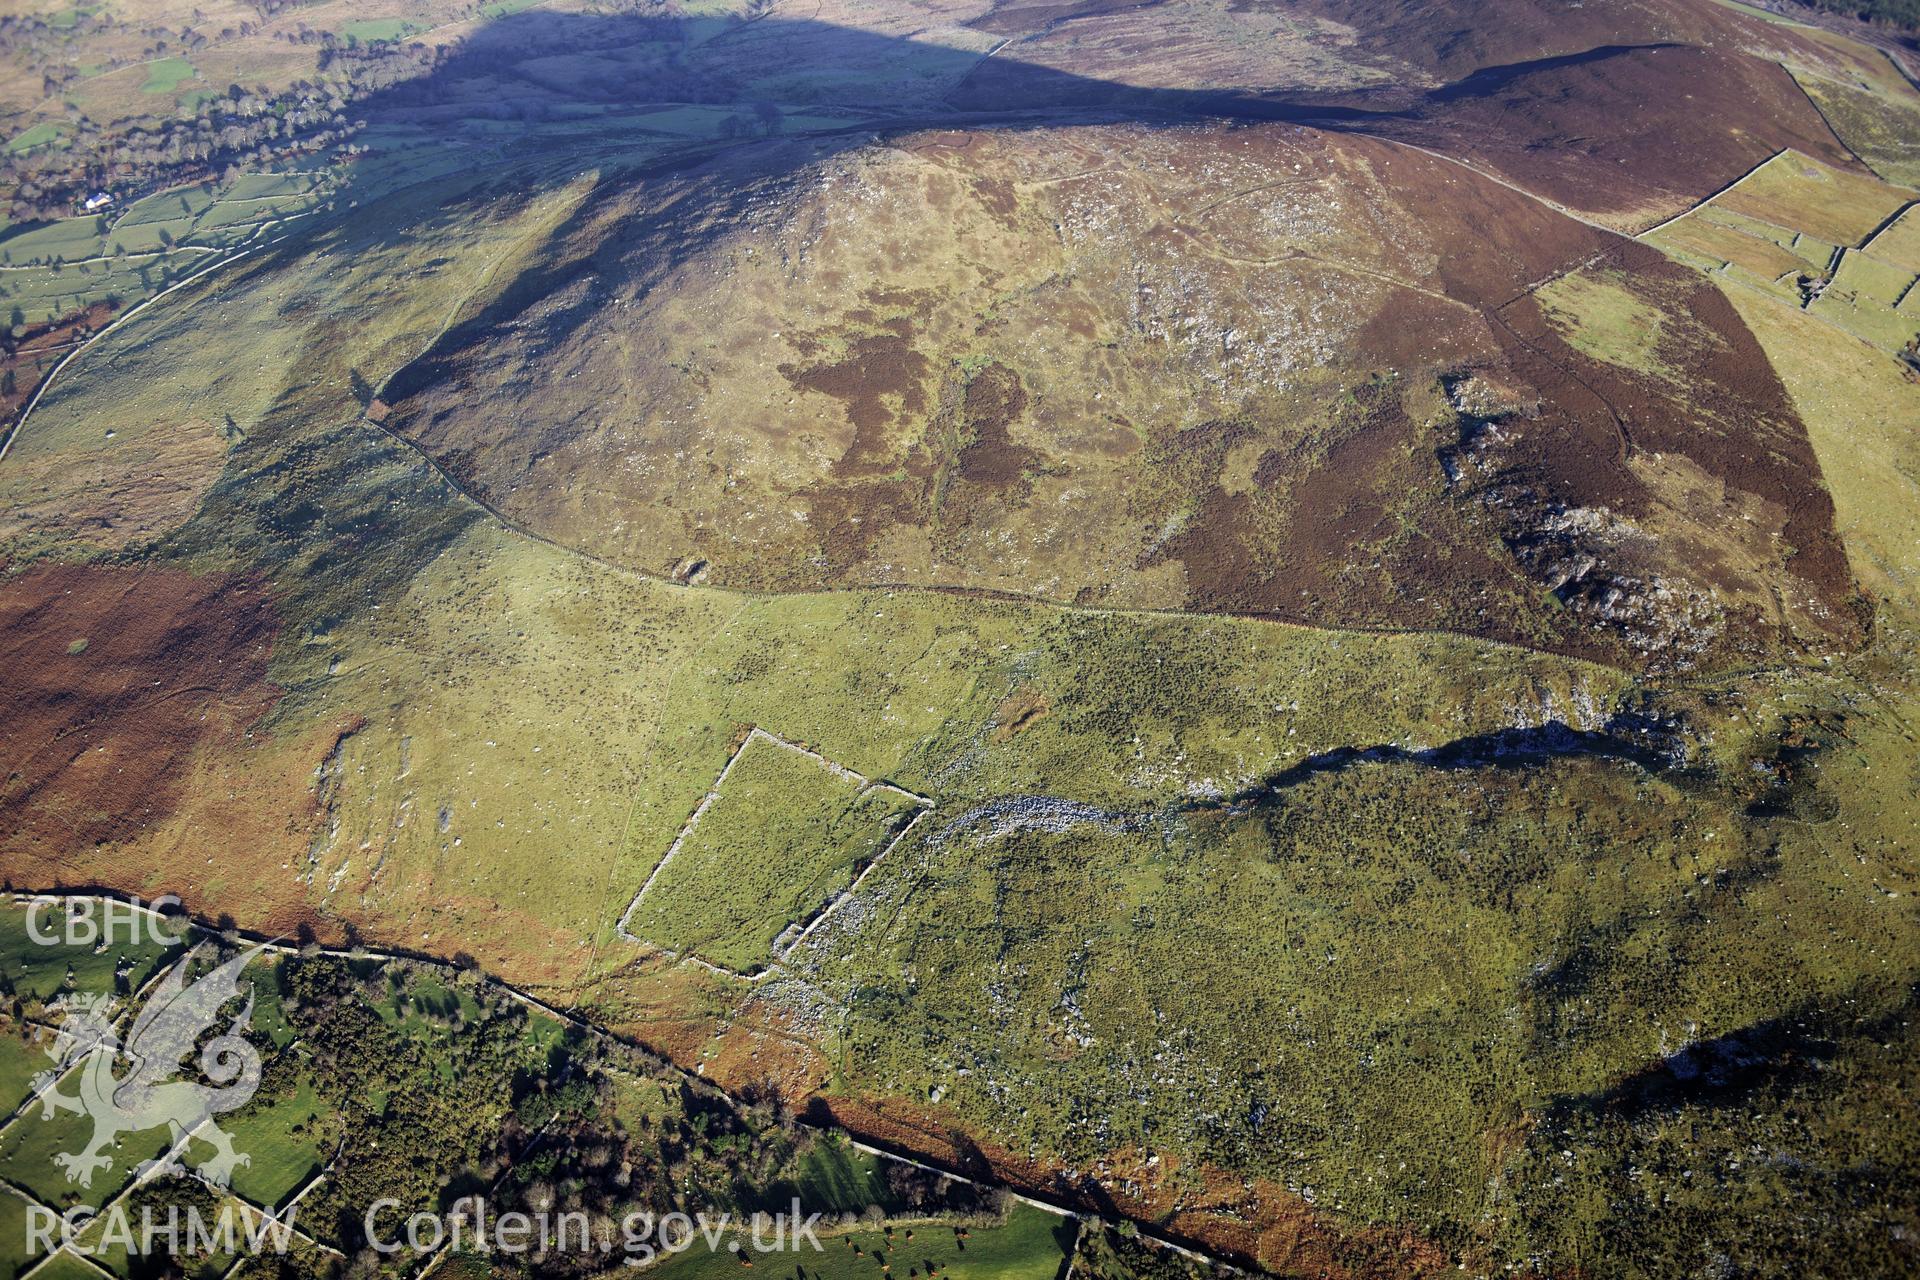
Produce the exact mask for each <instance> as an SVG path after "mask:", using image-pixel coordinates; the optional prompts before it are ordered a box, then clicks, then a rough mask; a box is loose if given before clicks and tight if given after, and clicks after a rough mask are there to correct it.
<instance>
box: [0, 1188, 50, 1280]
mask: <svg viewBox="0 0 1920 1280" xmlns="http://www.w3.org/2000/svg"><path fill="white" fill-rule="evenodd" d="M29 1225H30V1224H29V1223H28V1221H27V1202H26V1201H25V1200H23V1199H22V1198H21V1197H20V1196H19V1195H17V1194H15V1193H14V1192H13V1191H12V1190H10V1189H8V1188H6V1187H0V1280H14V1277H15V1276H18V1275H19V1274H21V1273H22V1272H23V1271H25V1270H26V1269H27V1268H28V1267H30V1266H32V1265H33V1263H34V1262H36V1261H37V1260H38V1259H39V1258H40V1257H41V1256H42V1254H41V1251H40V1250H38V1249H36V1248H34V1247H33V1243H32V1241H30V1240H29V1239H28V1236H27V1232H28V1227H29Z"/></svg>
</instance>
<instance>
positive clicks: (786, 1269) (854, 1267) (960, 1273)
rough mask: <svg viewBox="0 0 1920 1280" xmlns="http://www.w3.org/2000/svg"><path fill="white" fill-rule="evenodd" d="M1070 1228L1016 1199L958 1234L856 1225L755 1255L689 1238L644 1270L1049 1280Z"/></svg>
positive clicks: (821, 1279) (724, 1278) (673, 1277)
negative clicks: (992, 1218) (747, 1262)
mask: <svg viewBox="0 0 1920 1280" xmlns="http://www.w3.org/2000/svg"><path fill="white" fill-rule="evenodd" d="M1075 1226H1076V1223H1075V1222H1074V1220H1073V1219H1071V1218H1062V1217H1060V1216H1058V1215H1055V1214H1051V1213H1048V1212H1046V1211H1044V1210H1041V1209H1036V1208H1033V1207H1032V1206H1031V1205H1026V1204H1015V1205H1014V1206H1013V1207H1012V1209H1011V1210H1010V1211H1009V1212H1008V1214H1007V1218H1006V1221H1005V1222H1004V1223H1000V1224H995V1225H971V1224H970V1225H968V1226H967V1227H965V1228H964V1230H965V1232H966V1234H965V1236H964V1237H963V1236H962V1235H961V1234H960V1231H961V1230H962V1229H961V1228H956V1227H955V1226H953V1225H951V1224H948V1223H944V1222H924V1221H923V1222H919V1223H917V1224H914V1225H905V1224H895V1225H892V1226H890V1227H889V1228H888V1229H887V1230H885V1231H881V1230H876V1229H874V1228H871V1227H866V1226H862V1227H859V1228H855V1229H853V1230H850V1231H841V1230H838V1229H835V1230H832V1231H828V1232H821V1233H820V1240H821V1244H822V1245H823V1248H822V1250H821V1251H820V1252H818V1253H816V1252H814V1251H813V1250H812V1249H811V1248H810V1247H808V1246H806V1245H805V1244H803V1245H802V1247H801V1248H800V1249H799V1250H798V1251H782V1252H768V1253H759V1252H756V1251H755V1250H754V1248H753V1246H752V1241H751V1237H750V1236H748V1235H745V1234H742V1235H737V1236H734V1237H732V1238H730V1239H728V1240H727V1241H726V1242H725V1243H723V1244H722V1245H721V1246H720V1248H719V1249H717V1250H710V1249H708V1247H707V1244H706V1241H705V1240H703V1239H699V1238H698V1237H696V1239H695V1242H694V1244H693V1246H692V1247H691V1248H689V1249H687V1250H686V1251H685V1252H682V1253H679V1254H673V1255H668V1256H666V1257H664V1258H663V1259H662V1260H661V1261H660V1262H658V1263H656V1264H655V1265H654V1267H653V1268H650V1270H652V1271H654V1272H656V1273H657V1274H658V1275H660V1276H662V1277H664V1278H665V1280H738V1277H740V1276H742V1275H744V1274H745V1273H746V1270H747V1269H746V1268H745V1267H744V1266H743V1265H742V1263H741V1259H742V1258H748V1259H752V1261H753V1274H754V1275H755V1276H760V1275H766V1276H769V1277H771V1278H772V1280H896V1278H897V1280H916V1278H917V1277H922V1276H925V1277H938V1280H1056V1277H1058V1276H1059V1274H1060V1272H1061V1270H1062V1268H1063V1267H1064V1266H1065V1263H1066V1258H1067V1254H1068V1252H1069V1251H1070V1250H1071V1249H1072V1247H1073V1236H1074V1230H1075ZM735 1245H737V1246H738V1249H737V1250H736V1249H735V1248H733V1246H735ZM856 1250H857V1252H856Z"/></svg>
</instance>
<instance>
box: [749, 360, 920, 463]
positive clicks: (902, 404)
mask: <svg viewBox="0 0 1920 1280" xmlns="http://www.w3.org/2000/svg"><path fill="white" fill-rule="evenodd" d="M927 371H928V365H927V358H926V357H925V356H923V355H921V354H920V353H919V352H918V351H915V350H914V349H913V347H912V345H911V344H910V335H908V334H902V333H887V334H881V335H868V336H865V337H859V338H855V339H853V340H852V341H850V342H848V343H847V354H846V355H845V356H844V357H843V358H842V359H839V360H835V361H832V362H829V363H825V364H816V365H811V366H809V367H807V368H804V369H802V368H797V367H795V366H793V365H785V364H783V365H781V366H780V372H781V373H782V374H783V375H785V377H786V379H787V381H788V382H790V383H792V384H793V385H794V386H795V387H798V388H800V389H802V390H806V391H818V392H821V393H822V394H824V395H829V396H832V397H833V398H834V399H836V400H839V401H841V402H843V403H844V404H845V405H846V406H847V417H848V419H849V420H850V421H851V422H852V423H853V428H854V437H853V443H852V444H851V445H849V446H848V448H847V451H846V453H844V454H842V455H841V457H840V458H839V460H838V461H836V462H835V463H834V465H833V474H834V475H836V476H840V477H842V478H856V477H860V476H869V475H875V474H885V473H886V472H888V471H891V470H892V469H893V467H894V466H895V465H896V463H897V461H898V458H897V454H896V449H895V445H896V442H895V441H894V440H893V439H892V438H891V436H890V435H889V433H888V430H887V429H888V428H889V427H891V426H892V425H893V424H894V422H895V419H896V414H897V415H899V416H906V417H911V416H912V415H914V414H917V413H921V412H924V411H925V409H926V407H927V402H926V393H925V392H924V391H923V390H922V389H921V382H922V380H923V379H924V378H925V377H926V376H927ZM889 399H891V400H892V401H893V403H892V404H889V403H888V401H889Z"/></svg>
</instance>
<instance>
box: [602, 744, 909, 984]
mask: <svg viewBox="0 0 1920 1280" xmlns="http://www.w3.org/2000/svg"><path fill="white" fill-rule="evenodd" d="M918 809H919V806H918V805H917V804H916V803H915V802H914V801H913V800H912V799H911V798H909V797H907V796H904V795H902V794H900V793H899V792H898V791H896V790H893V789H892V788H886V787H866V786H863V785H862V784H861V783H860V782H859V781H857V780H856V779H853V778H849V777H845V776H843V775H839V774H836V773H834V772H833V771H832V770H830V769H829V767H828V766H826V765H824V764H822V763H821V762H820V761H818V760H815V759H812V758H811V757H809V756H806V755H803V754H802V753H800V752H799V751H796V750H792V749H790V748H788V747H786V746H784V745H781V744H778V743H774V742H769V741H767V740H766V739H765V738H762V737H760V736H758V735H755V736H754V737H752V738H749V739H748V740H747V743H746V745H745V746H743V747H742V748H741V749H740V753H739V755H738V756H737V757H736V758H735V759H734V760H733V762H732V763H731V765H730V766H729V767H728V769H727V772H726V777H725V778H724V779H723V780H722V781H721V782H720V783H719V786H718V790H717V791H716V793H715V798H714V800H713V801H712V803H711V804H709V805H708V806H707V807H706V809H705V810H704V811H703V812H702V813H701V814H700V816H699V817H698V818H697V819H696V820H695V821H694V825H693V826H692V827H690V828H689V829H688V830H687V832H686V834H685V836H684V837H683V838H682V839H681V840H680V841H679V844H678V847H677V848H675V849H674V850H673V851H672V852H670V853H669V854H668V855H667V858H666V861H665V862H663V863H662V864H661V866H660V868H659V870H658V871H657V872H656V873H655V875H654V876H653V879H652V881H651V883H650V884H649V885H648V886H647V889H646V892H645V893H643V894H642V895H641V896H640V898H639V900H638V901H637V902H636V903H635V904H634V908H633V912H632V914H631V915H630V916H629V917H628V919H627V928H628V930H629V931H630V932H633V933H635V934H637V935H638V936H640V937H642V938H645V939H647V940H648V941H650V942H655V943H658V944H659V945H661V946H664V947H668V948H671V949H673V950H675V951H680V952H685V953H689V954H692V955H697V956H699V957H700V958H701V959H703V960H708V961H710V962H712V963H714V964H717V965H721V966H722V967H724V968H728V969H732V970H734V971H735V972H739V973H745V972H749V971H751V970H755V969H758V968H760V967H762V966H763V965H765V964H766V963H767V962H768V961H769V960H770V959H771V958H772V952H773V949H774V943H775V939H776V938H778V937H779V936H780V935H781V934H782V933H783V932H785V931H787V930H788V929H790V928H792V927H794V926H796V925H800V924H803V923H804V922H805V921H807V920H808V919H809V918H811V917H812V916H813V915H814V914H816V913H817V912H819V911H820V910H821V909H822V908H824V907H825V906H826V905H827V903H828V902H829V901H831V899H832V898H833V897H834V895H835V894H837V893H839V892H841V891H842V890H844V889H845V888H846V887H847V886H848V885H849V884H850V883H852V881H853V878H854V876H855V875H856V874H858V872H859V869H860V868H861V867H862V866H864V865H865V864H866V863H867V862H869V861H870V860H871V859H873V858H874V857H875V856H876V855H877V854H879V853H880V852H881V851H882V850H883V849H884V848H885V846H886V843H887V841H888V840H889V839H890V838H891V837H892V836H893V834H894V833H895V832H896V831H898V830H899V829H900V827H901V826H902V825H903V824H904V822H905V821H906V820H907V819H908V818H909V817H910V816H911V815H912V814H914V813H916V812H918Z"/></svg>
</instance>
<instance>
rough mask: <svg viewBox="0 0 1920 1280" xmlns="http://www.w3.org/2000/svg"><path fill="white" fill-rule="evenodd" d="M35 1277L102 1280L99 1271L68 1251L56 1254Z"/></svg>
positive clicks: (37, 1271) (35, 1279)
mask: <svg viewBox="0 0 1920 1280" xmlns="http://www.w3.org/2000/svg"><path fill="white" fill-rule="evenodd" d="M33 1275H34V1280H100V1273H99V1272H98V1271H97V1270H95V1269H94V1268H93V1267H92V1266H90V1265H88V1264H87V1263H85V1262H82V1261H81V1260H80V1259H79V1258H77V1257H75V1256H74V1255H73V1253H72V1251H71V1250H67V1249H62V1250H61V1251H60V1252H58V1253H56V1254H54V1255H53V1257H52V1258H50V1259H48V1260H47V1262H46V1263H45V1264H43V1265H42V1266H41V1267H40V1268H39V1269H38V1270H36V1271H35V1272H34V1273H33Z"/></svg>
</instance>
